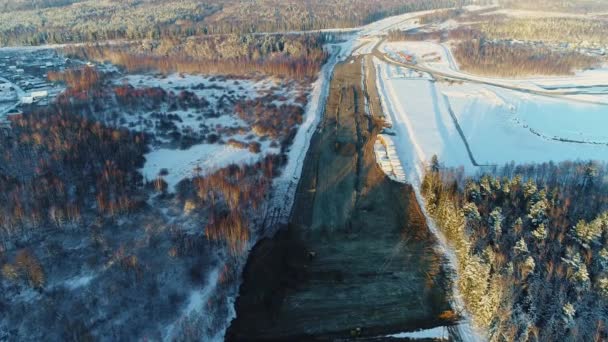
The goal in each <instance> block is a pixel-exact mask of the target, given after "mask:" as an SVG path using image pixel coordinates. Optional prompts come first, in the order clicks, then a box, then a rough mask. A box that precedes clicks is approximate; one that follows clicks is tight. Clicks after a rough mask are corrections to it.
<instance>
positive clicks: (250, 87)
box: [115, 74, 308, 191]
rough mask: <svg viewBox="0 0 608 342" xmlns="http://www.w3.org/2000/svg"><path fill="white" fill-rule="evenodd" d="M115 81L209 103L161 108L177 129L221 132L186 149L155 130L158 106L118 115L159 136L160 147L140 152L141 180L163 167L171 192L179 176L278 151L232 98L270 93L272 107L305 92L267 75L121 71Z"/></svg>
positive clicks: (126, 122)
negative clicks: (253, 146)
mask: <svg viewBox="0 0 608 342" xmlns="http://www.w3.org/2000/svg"><path fill="white" fill-rule="evenodd" d="M115 83H116V84H117V85H122V84H129V85H131V86H133V87H135V88H146V87H151V88H152V87H160V88H162V89H164V90H165V91H167V92H170V93H174V94H180V92H182V91H189V92H192V93H194V94H195V95H196V96H197V97H199V98H200V99H204V100H206V101H207V102H208V103H209V105H208V106H205V108H204V109H198V110H197V109H188V110H182V109H177V110H163V111H161V112H166V113H167V114H170V115H172V119H171V122H172V123H173V124H174V125H175V127H176V130H177V131H178V132H181V133H182V134H191V133H193V134H194V135H195V136H198V135H201V134H212V133H216V134H217V135H218V136H220V137H221V140H220V141H218V142H216V143H208V142H204V141H203V142H201V143H197V144H195V145H193V146H191V147H189V148H187V149H179V148H177V147H175V146H171V144H170V142H171V141H170V139H168V138H167V137H166V134H165V135H163V136H161V135H160V133H159V130H158V127H157V124H156V123H155V122H157V121H155V120H157V119H158V111H149V112H141V113H137V115H124V116H123V117H122V118H121V120H119V122H120V124H121V125H123V126H126V127H129V128H134V129H137V130H142V131H145V132H147V133H149V134H152V135H154V136H155V137H156V139H157V140H158V141H160V143H161V145H162V146H154V147H153V150H152V151H151V152H150V153H148V154H147V155H146V156H145V157H146V164H145V165H144V168H143V169H142V173H143V175H144V177H145V178H146V179H148V180H152V179H155V178H157V177H158V176H159V173H160V172H161V170H163V171H164V170H166V171H168V175H166V176H163V179H164V180H165V181H166V182H167V184H168V186H169V188H168V190H169V191H174V190H175V186H176V185H177V184H178V183H179V182H180V181H181V180H183V179H185V178H190V177H192V176H193V175H194V174H195V172H199V174H206V173H209V172H213V171H215V170H217V169H219V168H222V167H225V166H227V165H229V164H233V163H236V164H242V163H254V162H257V161H258V160H260V159H261V158H263V157H265V156H266V155H268V154H274V153H279V152H280V150H279V148H278V147H272V146H271V143H272V140H270V139H262V137H258V136H256V135H255V134H252V132H251V127H250V126H249V125H248V124H247V123H246V122H244V121H243V120H242V119H241V118H239V117H238V116H237V115H236V114H235V113H234V111H233V105H234V103H235V102H236V101H244V100H255V99H258V98H261V97H264V96H271V97H272V99H273V100H272V102H271V103H272V104H274V105H276V106H281V105H283V104H286V105H295V106H301V104H298V103H296V101H295V99H296V98H297V97H298V96H299V95H300V94H301V93H303V92H306V91H308V89H306V88H305V87H304V86H303V85H301V84H298V83H295V82H290V83H283V82H281V81H278V80H275V79H273V78H262V79H233V78H225V77H219V76H215V77H210V76H197V75H180V74H173V75H169V76H166V77H165V76H160V75H158V76H157V75H127V76H125V77H122V78H120V79H118V80H116V82H115ZM265 101H266V100H265ZM165 109H166V108H165ZM229 130H236V131H238V132H239V133H237V134H230V133H226V132H230V131H229ZM229 139H236V140H238V141H241V142H244V143H250V142H258V143H260V147H261V152H260V153H253V152H250V151H249V150H248V149H246V148H245V149H243V148H235V147H232V146H229V145H228V144H226V141H227V140H229ZM162 143H164V144H162ZM167 145H168V146H167ZM273 146H275V145H273ZM195 170H198V171H195Z"/></svg>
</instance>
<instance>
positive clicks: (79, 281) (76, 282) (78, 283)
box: [64, 274, 95, 290]
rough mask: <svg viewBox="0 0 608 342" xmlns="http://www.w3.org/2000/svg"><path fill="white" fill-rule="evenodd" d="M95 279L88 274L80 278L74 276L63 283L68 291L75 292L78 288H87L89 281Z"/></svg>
mask: <svg viewBox="0 0 608 342" xmlns="http://www.w3.org/2000/svg"><path fill="white" fill-rule="evenodd" d="M93 279H95V276H93V275H91V274H88V275H82V276H76V277H74V278H70V279H68V280H66V281H65V283H64V285H65V286H66V287H67V288H68V289H70V290H76V289H78V288H80V287H83V286H87V285H89V283H91V280H93Z"/></svg>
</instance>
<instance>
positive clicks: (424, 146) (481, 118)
mask: <svg viewBox="0 0 608 342" xmlns="http://www.w3.org/2000/svg"><path fill="white" fill-rule="evenodd" d="M375 66H376V68H377V73H378V79H377V83H378V84H377V86H378V89H379V90H380V93H381V95H382V98H381V101H382V105H383V109H384V111H385V113H387V114H388V115H389V116H390V118H391V121H392V123H393V130H394V131H395V132H396V133H397V136H396V137H394V138H393V139H394V140H395V145H396V146H397V151H398V154H399V157H400V159H401V161H402V163H403V165H404V167H405V168H406V173H407V172H414V173H416V174H418V175H420V172H421V166H420V165H421V164H423V163H427V162H428V161H430V158H431V157H432V156H433V155H437V156H438V157H439V160H440V161H441V162H442V163H443V164H444V165H446V166H449V167H464V169H465V170H466V171H467V172H469V173H474V172H476V171H477V170H478V167H477V166H476V165H475V164H478V165H483V166H491V165H501V164H504V163H508V162H511V161H515V162H517V163H530V162H548V161H555V162H558V161H563V160H576V159H581V160H586V159H595V160H602V161H608V133H607V132H606V130H605V127H606V125H608V106H606V105H599V104H588V103H579V102H576V101H571V100H568V99H561V98H552V97H546V96H540V95H531V94H527V93H522V92H518V91H513V90H506V89H501V88H497V87H492V86H487V85H479V84H469V83H463V84H456V83H455V84H449V83H439V82H434V81H432V80H431V79H429V78H428V77H417V78H416V77H413V78H411V77H403V74H404V72H403V71H399V70H398V69H400V68H398V67H395V66H390V65H388V64H387V63H384V62H380V61H378V60H376V61H375ZM459 130H460V131H459Z"/></svg>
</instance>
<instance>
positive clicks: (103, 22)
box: [0, 0, 472, 45]
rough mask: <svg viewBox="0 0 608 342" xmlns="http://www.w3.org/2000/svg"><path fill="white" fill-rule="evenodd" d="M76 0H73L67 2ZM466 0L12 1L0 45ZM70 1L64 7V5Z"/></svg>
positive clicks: (251, 27)
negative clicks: (38, 3)
mask: <svg viewBox="0 0 608 342" xmlns="http://www.w3.org/2000/svg"><path fill="white" fill-rule="evenodd" d="M73 2H75V3H74V4H72V3H73ZM471 2H472V1H471V0H377V1H373V2H369V1H367V0H353V1H347V2H345V1H341V0H310V1H305V2H303V1H296V0H288V1H285V0H252V1H239V0H219V1H218V0H215V1H210V0H206V1H197V2H192V1H188V0H170V1H162V2H161V1H157V0H142V1H124V2H123V1H110V0H106V1H92V0H87V1H69V0H63V1H62V0H56V1H48V0H47V1H46V2H45V3H46V5H39V6H32V5H31V4H26V2H25V1H15V0H9V1H8V3H7V4H5V5H4V6H5V7H4V8H5V10H4V11H3V12H2V13H0V45H24V44H25V45H38V44H58V43H71V42H96V41H104V40H117V39H128V40H140V39H158V38H176V37H185V36H195V35H204V34H224V33H252V32H277V31H301V30H317V29H325V28H343V27H355V26H359V25H362V24H367V23H369V22H372V21H375V20H378V19H381V18H384V17H386V16H390V15H396V14H400V13H405V12H411V11H419V10H427V9H434V8H447V7H455V6H461V5H465V4H469V3H471ZM63 5H69V6H63Z"/></svg>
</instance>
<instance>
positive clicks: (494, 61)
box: [452, 39, 599, 77]
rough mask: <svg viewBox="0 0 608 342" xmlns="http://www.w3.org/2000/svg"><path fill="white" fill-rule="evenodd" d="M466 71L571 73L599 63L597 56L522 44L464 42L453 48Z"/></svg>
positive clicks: (537, 73)
mask: <svg viewBox="0 0 608 342" xmlns="http://www.w3.org/2000/svg"><path fill="white" fill-rule="evenodd" d="M452 52H453V54H454V57H455V58H456V60H458V65H459V67H460V68H461V69H462V70H465V71H470V72H474V73H477V74H486V75H492V76H494V75H498V76H506V77H510V76H526V75H568V74H573V73H574V71H576V70H581V69H586V68H590V67H592V66H594V65H596V64H599V60H598V59H597V58H595V57H591V56H587V55H583V54H581V53H577V52H556V51H553V50H551V49H549V48H546V47H537V46H527V45H522V44H511V43H500V42H488V41H485V40H483V39H482V40H472V41H463V42H460V43H458V44H457V45H456V46H455V48H454V49H452Z"/></svg>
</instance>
